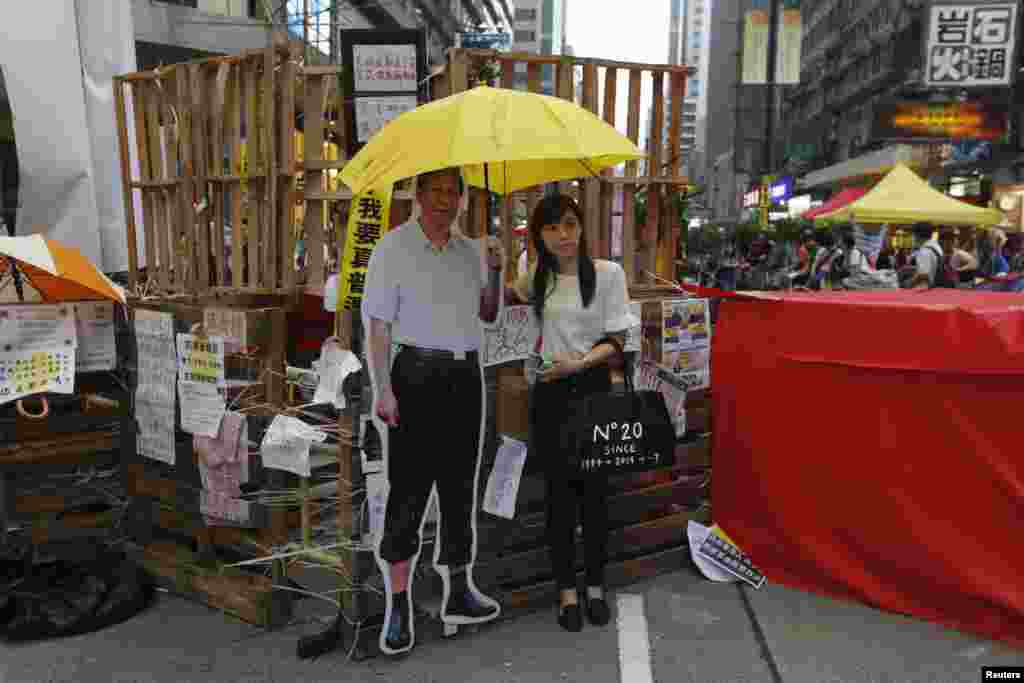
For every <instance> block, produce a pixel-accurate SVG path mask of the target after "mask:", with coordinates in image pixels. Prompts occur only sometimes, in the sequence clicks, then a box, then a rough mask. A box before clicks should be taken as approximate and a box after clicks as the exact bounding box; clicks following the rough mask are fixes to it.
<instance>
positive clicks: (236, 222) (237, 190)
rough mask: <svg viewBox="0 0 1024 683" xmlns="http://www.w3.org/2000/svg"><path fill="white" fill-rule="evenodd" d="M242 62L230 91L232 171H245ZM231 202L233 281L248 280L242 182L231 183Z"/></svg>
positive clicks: (235, 70)
mask: <svg viewBox="0 0 1024 683" xmlns="http://www.w3.org/2000/svg"><path fill="white" fill-rule="evenodd" d="M242 89H243V85H242V65H241V64H233V65H231V72H230V75H229V81H228V91H227V98H228V102H227V138H228V140H227V141H228V161H229V163H230V172H231V173H236V174H238V175H241V173H242V169H241V167H242V106H243V104H242ZM228 192H230V202H231V204H230V205H231V284H232V285H233V286H234V287H241V286H242V285H243V283H244V281H245V280H244V278H243V277H242V276H243V275H244V273H243V272H242V271H243V263H244V258H243V256H244V244H243V241H242V183H241V182H240V181H239V182H237V183H231V185H230V187H229V188H228Z"/></svg>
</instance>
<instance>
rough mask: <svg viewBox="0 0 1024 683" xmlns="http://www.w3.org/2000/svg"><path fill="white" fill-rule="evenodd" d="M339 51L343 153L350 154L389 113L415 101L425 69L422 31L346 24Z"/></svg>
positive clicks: (394, 114)
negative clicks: (353, 27) (345, 124)
mask: <svg viewBox="0 0 1024 683" xmlns="http://www.w3.org/2000/svg"><path fill="white" fill-rule="evenodd" d="M341 54H342V58H343V59H344V60H345V65H346V66H347V67H348V68H347V69H346V70H345V72H346V78H345V83H344V92H345V101H346V103H347V107H346V108H347V110H348V139H349V154H350V155H353V156H354V155H355V154H356V152H358V151H359V148H360V147H362V145H364V144H366V143H367V142H368V141H369V139H370V138H371V137H373V135H374V133H376V132H377V131H378V130H380V129H381V128H383V127H384V125H385V124H386V123H387V122H388V121H390V120H391V119H393V118H395V117H397V116H399V115H400V114H403V113H405V112H407V111H412V110H413V109H415V108H416V105H417V104H418V103H419V89H420V88H419V84H420V82H421V81H422V80H423V78H424V77H425V75H426V69H427V65H426V34H425V33H424V32H423V31H419V30H414V31H373V30H346V31H342V32H341Z"/></svg>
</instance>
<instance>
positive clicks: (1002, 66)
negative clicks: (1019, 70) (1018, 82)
mask: <svg viewBox="0 0 1024 683" xmlns="http://www.w3.org/2000/svg"><path fill="white" fill-rule="evenodd" d="M1019 18H1020V4H1019V2H1017V0H932V2H931V4H930V6H929V7H928V9H927V12H926V19H925V21H926V30H925V34H924V40H923V43H924V84H925V85H926V86H928V87H932V88H946V87H951V88H978V87H983V88H984V87H1007V86H1010V85H1012V84H1013V81H1014V77H1015V76H1016V73H1015V72H1016V68H1015V64H1016V43H1017V37H1018V33H1019V29H1018V23H1019Z"/></svg>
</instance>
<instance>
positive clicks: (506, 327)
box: [483, 306, 540, 367]
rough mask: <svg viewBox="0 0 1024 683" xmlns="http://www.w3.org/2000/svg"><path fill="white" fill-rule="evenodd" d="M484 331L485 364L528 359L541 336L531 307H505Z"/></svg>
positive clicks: (490, 364) (499, 363)
mask: <svg viewBox="0 0 1024 683" xmlns="http://www.w3.org/2000/svg"><path fill="white" fill-rule="evenodd" d="M483 331H484V346H483V351H484V357H483V365H484V367H490V366H492V365H501V364H502V363H509V362H512V361H517V360H525V359H526V358H528V357H529V356H530V354H531V353H533V350H534V348H536V346H537V338H538V337H539V336H540V328H538V327H537V321H536V319H535V318H534V316H533V311H532V310H531V309H530V307H529V306H505V307H504V309H503V310H502V312H501V316H500V317H499V318H498V320H497V321H495V324H494V325H493V326H491V327H485V328H484V330H483Z"/></svg>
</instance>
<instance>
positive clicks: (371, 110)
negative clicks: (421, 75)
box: [355, 95, 416, 143]
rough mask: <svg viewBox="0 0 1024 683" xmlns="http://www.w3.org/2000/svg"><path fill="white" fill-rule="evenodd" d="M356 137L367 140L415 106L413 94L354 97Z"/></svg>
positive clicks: (361, 140) (363, 140) (360, 140)
mask: <svg viewBox="0 0 1024 683" xmlns="http://www.w3.org/2000/svg"><path fill="white" fill-rule="evenodd" d="M355 100H356V103H355V105H356V139H357V140H359V142H360V143H363V142H367V141H369V139H370V138H372V137H373V136H374V134H375V133H376V132H377V131H379V130H380V129H381V128H383V127H384V126H385V124H387V123H388V122H389V121H391V120H392V119H394V118H397V117H398V116H399V115H401V114H404V113H405V112H407V111H412V110H413V109H415V108H416V96H415V95H395V96H392V97H356V98H355Z"/></svg>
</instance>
